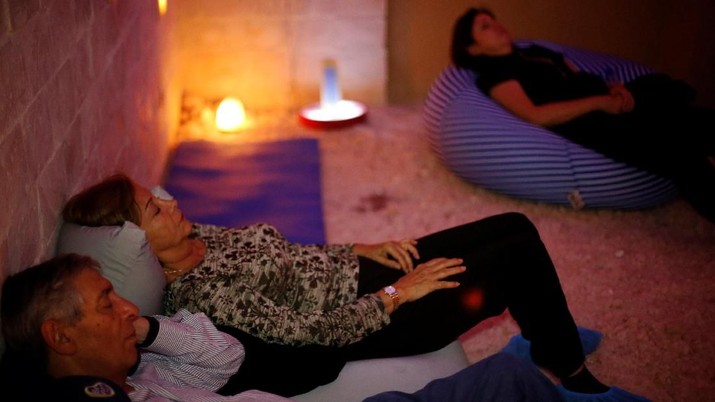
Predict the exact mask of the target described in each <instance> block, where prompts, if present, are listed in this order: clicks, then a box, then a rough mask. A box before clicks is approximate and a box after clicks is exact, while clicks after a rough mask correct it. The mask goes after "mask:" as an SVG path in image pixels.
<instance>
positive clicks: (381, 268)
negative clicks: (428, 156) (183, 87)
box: [63, 175, 640, 400]
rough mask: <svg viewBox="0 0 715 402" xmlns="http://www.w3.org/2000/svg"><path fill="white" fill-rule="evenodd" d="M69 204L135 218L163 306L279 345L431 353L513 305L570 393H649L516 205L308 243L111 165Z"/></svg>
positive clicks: (354, 352) (92, 215) (538, 352)
mask: <svg viewBox="0 0 715 402" xmlns="http://www.w3.org/2000/svg"><path fill="white" fill-rule="evenodd" d="M63 216H64V219H65V221H67V222H73V223H76V224H81V225H86V226H105V225H122V224H124V223H125V222H126V221H131V222H133V223H135V224H136V225H137V226H139V227H140V228H142V229H143V230H144V231H145V232H146V236H147V240H148V242H149V244H150V246H151V248H152V250H153V251H154V253H155V254H156V255H157V257H158V259H159V261H160V262H161V263H162V266H163V268H164V271H165V274H166V277H167V279H168V280H169V282H170V283H169V285H168V288H167V292H166V297H165V308H166V310H167V311H166V312H167V313H173V312H175V311H178V310H179V309H182V308H186V309H188V310H190V311H193V312H199V311H200V312H204V313H205V314H206V315H208V316H209V317H210V318H211V319H212V320H213V321H214V322H215V323H216V324H218V325H220V326H227V327H230V328H233V329H236V330H238V331H241V332H244V333H246V334H247V336H250V337H254V338H258V339H260V340H261V342H262V343H263V344H264V346H266V345H268V347H269V348H270V347H271V345H273V346H275V347H286V346H294V347H311V346H320V347H325V348H330V349H331V350H334V351H339V352H340V356H341V357H343V358H345V359H346V360H348V361H350V360H360V359H369V358H378V357H394V356H406V355H414V354H420V353H426V352H431V351H435V350H438V349H440V348H442V347H444V346H446V345H447V344H449V343H450V342H452V341H454V340H455V339H457V337H459V336H460V335H461V334H463V333H464V332H466V331H467V330H469V329H470V328H472V327H474V326H475V325H476V324H478V323H479V322H481V321H483V320H485V319H488V318H490V317H494V316H497V315H500V314H501V313H503V312H504V311H505V310H506V309H507V308H508V309H509V312H510V314H511V315H512V317H513V318H514V319H515V320H516V322H517V323H518V325H519V327H520V328H521V335H520V336H517V337H516V338H515V341H516V342H519V343H521V345H520V346H521V348H517V349H522V350H527V351H528V352H526V353H525V356H524V357H526V358H528V359H531V360H533V362H535V363H536V364H537V365H538V366H540V367H543V368H545V369H547V370H549V371H550V372H551V373H553V374H554V375H555V376H556V377H558V378H559V379H560V380H561V383H562V385H563V388H562V389H563V391H564V392H567V393H569V395H570V396H569V399H573V398H575V400H579V399H581V398H586V399H589V400H591V399H590V398H593V397H604V398H613V397H618V398H625V399H622V400H640V398H638V397H636V396H634V395H631V394H629V393H627V392H625V391H623V390H620V389H618V388H616V387H608V386H606V385H604V384H602V383H601V382H599V381H598V380H597V379H596V378H595V377H594V376H593V375H592V374H591V372H590V371H589V370H588V369H587V368H586V366H585V363H584V350H583V347H582V344H581V340H580V338H579V331H578V330H577V327H576V324H575V323H574V320H573V317H572V316H571V313H570V312H569V309H568V305H567V303H566V299H565V296H564V294H563V291H562V289H561V284H560V283H559V279H558V276H557V274H556V270H555V268H554V265H553V263H552V261H551V258H550V257H549V254H548V252H547V250H546V248H545V247H544V244H543V243H542V241H541V239H540V237H539V234H538V232H537V230H536V228H535V227H534V225H533V224H532V223H531V222H530V221H529V220H528V219H527V218H526V217H525V216H524V215H521V214H518V213H507V214H502V215H496V216H491V217H488V218H485V219H482V220H478V221H475V222H471V223H468V224H465V225H461V226H457V227H453V228H450V229H447V230H444V231H440V232H437V233H434V234H431V235H428V236H425V237H422V238H419V239H405V240H401V241H388V242H384V243H380V244H341V245H302V244H296V243H291V242H288V241H287V240H286V239H285V238H284V237H283V235H282V234H281V233H280V232H278V230H276V228H274V227H273V226H270V225H268V224H265V223H258V224H255V225H251V226H246V227H243V228H226V227H219V226H213V225H203V224H196V223H194V224H192V223H191V222H189V221H188V220H186V219H185V218H184V216H183V214H182V213H181V211H180V210H179V208H178V205H177V203H176V201H175V200H165V199H161V198H158V197H156V196H154V195H152V193H151V192H150V191H149V190H148V189H146V188H144V187H142V186H141V185H139V184H137V183H136V182H134V181H133V180H131V179H130V178H129V177H126V176H124V175H115V176H111V177H109V178H107V179H105V180H104V181H102V182H100V183H98V184H96V185H94V186H92V187H90V188H88V189H86V190H84V191H82V192H81V193H79V194H77V195H75V196H74V197H73V198H72V199H70V201H69V202H68V203H67V205H66V206H65V209H64V211H63ZM249 343H250V342H249ZM590 351H591V350H588V352H590ZM250 355H251V353H250V350H248V351H247V358H246V359H247V361H246V363H248V360H249V359H250ZM254 358H257V357H254ZM273 367H275V365H273ZM270 375H271V376H273V377H272V378H274V379H275V376H276V373H275V372H273V371H272V372H270ZM286 375H289V374H288V373H286ZM277 382H280V381H277ZM242 386H245V387H246V389H249V388H251V384H243V385H242ZM263 390H265V391H269V392H270V391H273V390H271V389H263ZM629 398H635V399H629ZM610 400H620V399H610Z"/></svg>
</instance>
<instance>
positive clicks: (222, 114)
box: [216, 97, 246, 133]
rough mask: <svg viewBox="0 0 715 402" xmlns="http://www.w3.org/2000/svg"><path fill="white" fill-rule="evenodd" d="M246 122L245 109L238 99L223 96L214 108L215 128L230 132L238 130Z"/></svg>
mask: <svg viewBox="0 0 715 402" xmlns="http://www.w3.org/2000/svg"><path fill="white" fill-rule="evenodd" d="M245 122H246V111H245V109H244V108H243V103H241V101H240V100H238V99H236V98H232V97H228V98H224V100H222V101H221V103H220V104H219V105H218V108H217V109H216V128H218V129H219V131H223V132H226V133H232V132H235V131H238V130H239V129H240V128H241V127H242V126H243V125H244V123H245Z"/></svg>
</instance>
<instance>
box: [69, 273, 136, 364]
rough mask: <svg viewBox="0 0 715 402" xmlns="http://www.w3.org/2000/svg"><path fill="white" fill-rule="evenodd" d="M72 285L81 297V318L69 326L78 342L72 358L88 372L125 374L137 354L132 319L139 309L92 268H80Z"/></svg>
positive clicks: (134, 361)
mask: <svg viewBox="0 0 715 402" xmlns="http://www.w3.org/2000/svg"><path fill="white" fill-rule="evenodd" d="M74 285H75V286H76V289H77V290H78V291H79V292H80V293H81V294H82V298H83V304H82V319H81V320H79V321H78V322H76V323H75V324H73V325H71V326H70V327H69V328H68V330H69V331H72V333H73V335H74V339H76V341H77V343H76V345H77V353H76V354H75V355H74V357H75V358H76V359H77V361H79V362H81V364H82V366H83V367H85V369H86V371H87V374H92V375H98V376H105V377H107V378H114V376H116V375H118V374H121V375H122V376H124V375H126V373H127V371H128V370H129V369H130V368H131V367H132V366H133V365H134V364H135V363H136V361H137V357H138V354H137V353H138V352H137V349H136V342H137V337H136V332H135V330H134V320H136V318H137V316H138V313H139V310H138V309H137V307H136V306H135V305H134V304H132V303H131V302H129V301H128V300H126V299H124V298H122V297H120V296H119V295H117V294H116V293H115V292H114V288H113V287H112V284H111V283H110V282H109V281H108V280H107V279H105V278H104V277H103V276H102V275H101V274H100V273H99V272H98V271H96V270H94V269H85V270H83V271H82V272H81V273H80V274H79V275H78V276H77V277H75V279H74Z"/></svg>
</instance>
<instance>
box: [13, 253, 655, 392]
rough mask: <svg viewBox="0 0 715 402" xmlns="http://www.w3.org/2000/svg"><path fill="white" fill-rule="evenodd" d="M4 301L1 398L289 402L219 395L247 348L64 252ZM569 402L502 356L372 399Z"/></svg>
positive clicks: (18, 279)
mask: <svg viewBox="0 0 715 402" xmlns="http://www.w3.org/2000/svg"><path fill="white" fill-rule="evenodd" d="M1 303H2V305H1V307H2V333H3V336H4V339H5V342H6V351H5V354H4V356H3V361H2V375H1V376H0V382H1V383H2V384H1V388H0V389H1V390H2V391H1V392H2V394H3V400H13V401H38V400H42V401H47V400H62V401H65V400H67V401H80V400H81V401H84V400H102V401H128V400H131V401H268V402H270V401H286V400H288V399H286V398H284V397H281V396H278V395H272V394H267V393H265V392H261V391H258V390H247V391H243V392H240V393H238V394H236V395H221V388H222V387H223V386H224V385H225V384H226V383H227V382H229V381H230V380H231V378H232V376H234V375H236V373H238V371H239V370H240V368H241V363H242V362H243V358H244V349H243V346H242V345H241V343H240V342H239V341H238V340H236V339H235V338H234V337H232V336H231V335H229V334H228V333H226V332H223V331H220V330H218V329H217V328H216V327H215V326H214V325H213V324H212V323H211V322H210V321H209V320H208V319H207V318H206V316H205V315H203V314H201V313H199V314H191V313H189V312H188V311H186V310H182V311H179V312H178V313H177V314H176V315H175V316H173V317H163V316H152V317H141V316H139V315H138V309H137V307H136V306H135V305H134V304H132V303H131V302H129V301H128V300H126V299H124V298H122V297H120V296H119V295H117V294H116V293H115V292H114V290H113V288H112V285H111V283H110V282H109V281H108V280H107V279H105V278H104V277H103V276H102V275H101V274H100V270H99V266H98V263H97V262H96V261H94V260H93V259H91V258H89V257H85V256H80V255H77V254H66V255H61V256H58V257H55V258H53V259H51V260H49V261H46V262H44V263H41V264H39V265H36V266H33V267H30V268H27V269H25V270H23V271H21V272H19V273H17V274H15V275H12V276H10V277H8V278H7V279H6V281H5V283H4V284H3V288H2V302H1ZM275 364H276V365H280V364H281V362H280V361H276V362H275ZM310 364H311V363H310V362H306V369H310ZM8 397H11V398H9V399H8ZM562 398H563V397H562V395H561V394H560V393H559V392H558V391H557V388H556V387H555V386H554V385H553V384H552V383H551V382H550V381H549V380H548V379H547V378H546V377H545V376H544V375H543V374H541V372H539V371H538V370H537V369H536V368H535V367H534V366H532V365H531V364H529V363H526V362H525V361H523V360H521V359H519V358H517V357H514V356H511V355H507V354H497V355H494V356H492V357H490V358H488V359H485V360H482V361H480V362H478V363H476V364H473V365H471V366H470V367H468V368H466V369H464V370H462V371H460V372H458V373H457V374H455V375H453V376H450V377H447V378H443V379H440V380H435V381H433V382H431V383H429V384H427V385H426V386H425V388H423V389H422V390H420V391H418V392H416V393H414V394H405V393H401V392H386V393H381V394H378V395H375V396H373V397H370V398H368V399H367V401H370V402H380V401H460V402H461V401H491V400H494V401H496V400H499V401H512V400H520V401H558V400H563V399H562ZM633 398H634V399H631V400H643V399H642V398H638V397H635V396H633ZM622 400H625V399H622Z"/></svg>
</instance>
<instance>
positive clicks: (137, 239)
mask: <svg viewBox="0 0 715 402" xmlns="http://www.w3.org/2000/svg"><path fill="white" fill-rule="evenodd" d="M56 253H57V254H65V253H77V254H84V255H88V256H90V257H92V258H94V259H95V260H97V261H98V262H99V264H100V266H101V267H102V274H103V275H104V276H105V277H106V278H107V279H109V281H110V282H112V285H113V286H114V290H115V291H116V292H117V294H118V295H120V296H122V297H124V298H125V299H127V300H129V301H131V302H132V303H134V304H136V305H137V307H139V310H140V314H142V315H154V314H162V313H163V308H162V298H163V296H164V288H165V286H166V278H165V277H164V271H163V269H162V267H161V264H160V263H159V259H158V258H157V257H156V255H154V253H153V252H152V251H151V247H150V246H149V243H148V242H147V240H146V233H145V232H144V230H142V229H141V228H139V227H138V226H137V225H135V224H134V223H132V222H126V223H124V225H123V226H100V227H89V226H81V225H77V224H74V223H67V222H65V223H64V224H63V225H62V229H61V230H60V235H59V238H58V240H57V250H56Z"/></svg>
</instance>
